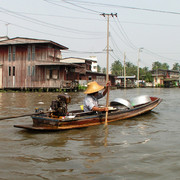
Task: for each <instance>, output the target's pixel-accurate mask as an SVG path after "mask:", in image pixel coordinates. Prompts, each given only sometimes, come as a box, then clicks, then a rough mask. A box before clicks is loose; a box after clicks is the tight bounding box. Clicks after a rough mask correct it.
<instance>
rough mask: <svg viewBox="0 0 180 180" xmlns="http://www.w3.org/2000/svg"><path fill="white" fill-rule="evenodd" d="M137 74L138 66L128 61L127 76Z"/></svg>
mask: <svg viewBox="0 0 180 180" xmlns="http://www.w3.org/2000/svg"><path fill="white" fill-rule="evenodd" d="M136 74H137V66H135V65H134V64H133V63H131V62H126V75H127V76H134V75H136Z"/></svg>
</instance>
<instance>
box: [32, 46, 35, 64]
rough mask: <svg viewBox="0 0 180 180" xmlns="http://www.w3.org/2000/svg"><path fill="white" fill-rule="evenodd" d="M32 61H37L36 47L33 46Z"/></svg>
mask: <svg viewBox="0 0 180 180" xmlns="http://www.w3.org/2000/svg"><path fill="white" fill-rule="evenodd" d="M32 60H33V61H34V60H35V45H33V46H32Z"/></svg>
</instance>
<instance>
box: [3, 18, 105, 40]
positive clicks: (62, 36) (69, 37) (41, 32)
mask: <svg viewBox="0 0 180 180" xmlns="http://www.w3.org/2000/svg"><path fill="white" fill-rule="evenodd" d="M0 21H1V22H4V23H9V22H7V21H4V20H0ZM9 24H10V25H13V26H16V27H19V28H21V29H26V30H29V31H33V32H37V33H40V34H46V35H50V36H54V37H61V38H68V39H78V40H84V39H88V40H94V39H98V38H80V37H77V36H76V37H71V36H64V35H57V34H56V35H55V34H51V33H46V32H43V31H39V30H34V29H31V28H28V27H24V26H21V25H17V24H14V23H9ZM102 38H103V39H104V37H102ZM102 38H101V39H102Z"/></svg>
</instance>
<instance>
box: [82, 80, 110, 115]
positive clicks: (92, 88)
mask: <svg viewBox="0 0 180 180" xmlns="http://www.w3.org/2000/svg"><path fill="white" fill-rule="evenodd" d="M109 86H110V82H108V83H107V84H106V88H105V90H104V92H99V91H101V90H103V89H104V86H101V85H99V84H98V83H97V82H96V81H93V82H90V83H88V87H87V89H86V91H85V92H84V93H85V94H87V96H86V97H85V99H84V112H87V111H108V108H107V107H98V99H100V98H102V97H104V96H105V95H106V93H107V91H108V87H109Z"/></svg>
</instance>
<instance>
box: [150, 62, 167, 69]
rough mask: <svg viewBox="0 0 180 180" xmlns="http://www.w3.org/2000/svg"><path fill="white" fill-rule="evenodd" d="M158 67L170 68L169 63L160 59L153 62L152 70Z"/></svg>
mask: <svg viewBox="0 0 180 180" xmlns="http://www.w3.org/2000/svg"><path fill="white" fill-rule="evenodd" d="M156 69H164V70H168V69H169V65H168V64H167V63H161V62H159V61H155V62H153V64H152V70H156Z"/></svg>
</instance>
